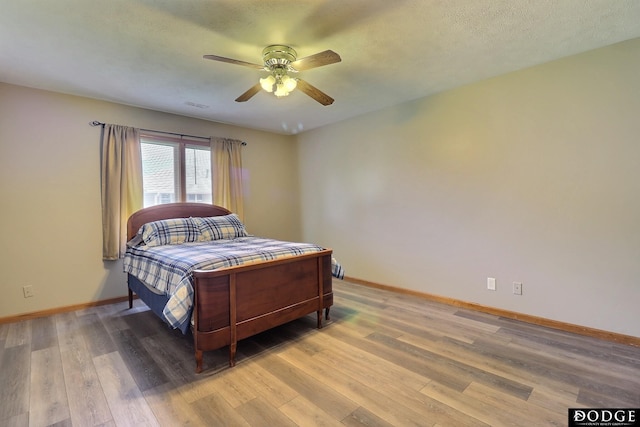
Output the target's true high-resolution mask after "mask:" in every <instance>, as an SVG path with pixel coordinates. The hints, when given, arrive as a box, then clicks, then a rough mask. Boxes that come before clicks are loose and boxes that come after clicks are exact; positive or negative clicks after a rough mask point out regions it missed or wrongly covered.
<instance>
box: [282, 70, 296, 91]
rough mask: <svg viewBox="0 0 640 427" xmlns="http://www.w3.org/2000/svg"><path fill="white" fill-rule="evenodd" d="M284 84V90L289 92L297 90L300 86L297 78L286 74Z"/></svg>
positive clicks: (283, 79)
mask: <svg viewBox="0 0 640 427" xmlns="http://www.w3.org/2000/svg"><path fill="white" fill-rule="evenodd" d="M282 84H283V85H284V88H285V90H286V91H287V92H291V91H292V90H294V89H295V88H296V86H298V81H297V80H296V79H295V78H293V77H290V76H288V75H286V74H285V75H284V76H282Z"/></svg>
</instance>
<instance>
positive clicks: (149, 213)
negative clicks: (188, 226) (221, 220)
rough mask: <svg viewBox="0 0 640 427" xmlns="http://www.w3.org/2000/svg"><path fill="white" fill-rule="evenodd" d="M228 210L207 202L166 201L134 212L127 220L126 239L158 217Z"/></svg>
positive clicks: (188, 215)
mask: <svg viewBox="0 0 640 427" xmlns="http://www.w3.org/2000/svg"><path fill="white" fill-rule="evenodd" d="M230 213H231V211H230V210H228V209H226V208H223V207H222V206H216V205H209V204H207V203H166V204H164V205H156V206H151V207H149V208H144V209H140V210H139V211H137V212H134V213H133V214H132V215H131V216H130V217H129V220H128V221H127V240H131V239H133V238H134V237H135V235H136V233H137V232H138V230H139V229H140V227H141V226H142V225H143V224H146V223H147V222H151V221H157V220H160V219H170V218H189V217H190V216H221V215H229V214H230Z"/></svg>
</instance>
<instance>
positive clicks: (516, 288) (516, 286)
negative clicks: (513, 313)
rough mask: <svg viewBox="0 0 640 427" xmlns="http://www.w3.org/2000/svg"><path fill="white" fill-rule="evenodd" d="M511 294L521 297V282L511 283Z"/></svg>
mask: <svg viewBox="0 0 640 427" xmlns="http://www.w3.org/2000/svg"><path fill="white" fill-rule="evenodd" d="M513 294H514V295H522V283H521V282H513Z"/></svg>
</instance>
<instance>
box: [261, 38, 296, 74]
mask: <svg viewBox="0 0 640 427" xmlns="http://www.w3.org/2000/svg"><path fill="white" fill-rule="evenodd" d="M296 58H297V53H296V51H295V50H294V49H293V48H291V47H289V46H285V45H280V44H273V45H270V46H267V47H265V48H264V49H263V50H262V59H263V61H264V68H265V69H266V70H267V71H274V69H277V68H285V69H287V71H296V70H295V69H294V68H293V67H291V66H290V65H289V64H290V63H292V62H295V61H296Z"/></svg>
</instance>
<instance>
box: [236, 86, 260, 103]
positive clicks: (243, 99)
mask: <svg viewBox="0 0 640 427" xmlns="http://www.w3.org/2000/svg"><path fill="white" fill-rule="evenodd" d="M260 89H262V86H260V83H256V84H255V85H253V86H251V87H250V88H249V90H248V91H246V92H245V93H243V94H242V95H240V96H239V97H237V98H236V102H246V101H248V100H250V99H251V98H252V97H253V95H255V94H256V93H258V92H260Z"/></svg>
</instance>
